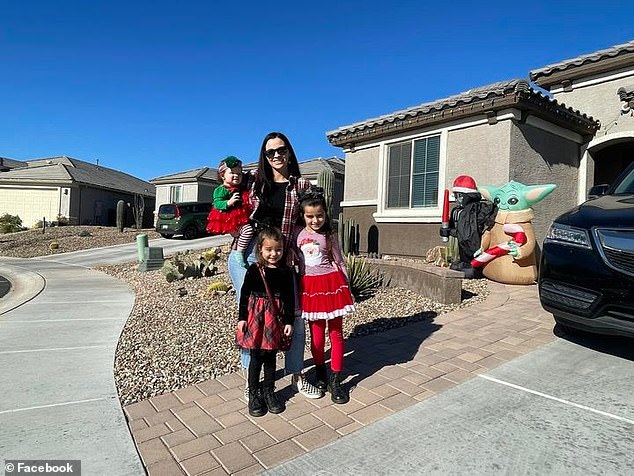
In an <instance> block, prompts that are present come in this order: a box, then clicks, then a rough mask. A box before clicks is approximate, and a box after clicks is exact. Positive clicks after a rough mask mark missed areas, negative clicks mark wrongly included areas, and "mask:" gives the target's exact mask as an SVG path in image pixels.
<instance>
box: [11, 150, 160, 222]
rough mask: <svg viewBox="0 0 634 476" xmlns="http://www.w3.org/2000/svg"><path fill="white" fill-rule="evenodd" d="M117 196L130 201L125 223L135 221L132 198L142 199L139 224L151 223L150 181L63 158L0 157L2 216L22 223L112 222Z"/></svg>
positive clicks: (152, 203)
mask: <svg viewBox="0 0 634 476" xmlns="http://www.w3.org/2000/svg"><path fill="white" fill-rule="evenodd" d="M141 199H142V200H141ZM119 200H123V201H124V202H126V204H128V210H127V213H126V226H130V225H132V224H133V223H134V219H133V213H132V208H133V207H134V204H135V200H136V201H137V203H140V202H141V201H142V202H143V203H144V216H143V226H144V227H148V226H151V225H152V210H153V209H154V185H152V184H151V183H149V182H146V181H144V180H140V179H138V178H136V177H132V176H131V175H128V174H126V173H123V172H119V171H117V170H113V169H109V168H107V167H104V166H102V165H96V164H90V163H88V162H84V161H81V160H77V159H73V158H70V157H65V156H61V157H50V158H44V159H35V160H27V161H17V160H10V159H0V214H4V213H9V214H11V215H18V216H19V217H20V219H21V220H22V224H23V225H24V226H27V227H31V226H34V225H35V224H37V223H38V222H41V221H42V220H44V219H45V220H46V221H47V222H53V221H60V220H64V221H66V222H68V223H69V224H80V225H106V226H114V225H115V224H116V207H117V202H118V201H119Z"/></svg>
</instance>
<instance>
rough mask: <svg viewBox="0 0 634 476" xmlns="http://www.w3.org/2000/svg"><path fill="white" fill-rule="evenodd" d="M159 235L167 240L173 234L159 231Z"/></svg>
mask: <svg viewBox="0 0 634 476" xmlns="http://www.w3.org/2000/svg"><path fill="white" fill-rule="evenodd" d="M161 236H162V237H163V238H167V239H168V240H169V239H170V238H171V237H172V236H173V235H168V234H167V233H161Z"/></svg>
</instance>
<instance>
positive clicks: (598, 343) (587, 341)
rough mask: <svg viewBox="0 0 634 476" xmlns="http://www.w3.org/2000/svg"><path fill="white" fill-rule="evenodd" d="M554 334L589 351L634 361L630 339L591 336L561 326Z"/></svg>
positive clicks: (556, 327) (633, 348)
mask: <svg viewBox="0 0 634 476" xmlns="http://www.w3.org/2000/svg"><path fill="white" fill-rule="evenodd" d="M553 334H555V335H556V336H557V337H559V338H561V339H565V340H567V341H569V342H572V343H574V344H577V345H580V346H583V347H587V348H588V349H592V350H595V351H597V352H602V353H604V354H610V355H613V356H615V357H620V358H622V359H627V360H631V361H634V346H632V339H628V338H627V337H621V336H607V335H600V334H589V333H584V332H582V331H574V330H571V329H568V328H566V329H564V328H563V327H562V326H560V325H559V324H556V325H555V327H554V329H553Z"/></svg>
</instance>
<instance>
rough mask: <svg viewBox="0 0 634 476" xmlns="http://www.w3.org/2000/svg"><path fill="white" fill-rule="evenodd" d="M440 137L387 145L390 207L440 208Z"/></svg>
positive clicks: (388, 199)
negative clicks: (438, 206)
mask: <svg viewBox="0 0 634 476" xmlns="http://www.w3.org/2000/svg"><path fill="white" fill-rule="evenodd" d="M439 166H440V136H434V137H426V138H424V139H417V140H414V141H407V142H399V143H397V144H393V145H390V146H388V173H387V175H388V177H387V180H388V182H387V208H427V207H436V206H437V205H438V171H439Z"/></svg>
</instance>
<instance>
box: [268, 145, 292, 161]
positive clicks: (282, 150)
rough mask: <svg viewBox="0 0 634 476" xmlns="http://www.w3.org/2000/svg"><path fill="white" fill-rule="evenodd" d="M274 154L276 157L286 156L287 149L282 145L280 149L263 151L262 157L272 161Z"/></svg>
mask: <svg viewBox="0 0 634 476" xmlns="http://www.w3.org/2000/svg"><path fill="white" fill-rule="evenodd" d="M276 152H277V154H278V155H280V156H282V157H284V156H285V155H286V154H288V147H286V146H285V145H283V146H282V147H278V148H277V149H268V150H265V151H264V155H266V157H267V158H269V159H272V158H273V157H275V153H276Z"/></svg>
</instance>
